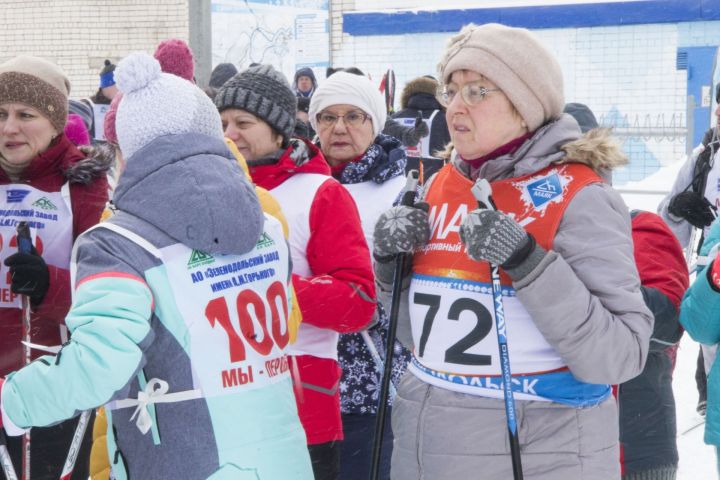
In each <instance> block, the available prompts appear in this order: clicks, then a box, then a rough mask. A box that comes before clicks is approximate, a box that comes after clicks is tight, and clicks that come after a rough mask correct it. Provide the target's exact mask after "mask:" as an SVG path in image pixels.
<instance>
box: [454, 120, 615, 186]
mask: <svg viewBox="0 0 720 480" xmlns="http://www.w3.org/2000/svg"><path fill="white" fill-rule="evenodd" d="M456 153H457V152H455V151H453V152H452V162H453V163H454V165H455V166H456V167H457V168H458V169H459V170H460V171H461V172H463V173H464V174H465V175H467V176H469V177H470V178H472V179H476V178H478V177H482V178H487V179H488V180H489V181H494V180H500V179H503V178H512V177H521V176H524V175H530V174H532V173H535V172H537V171H539V170H542V169H543V168H546V167H547V166H549V165H550V164H552V163H558V164H560V163H571V162H575V163H583V164H585V165H587V166H589V167H590V168H592V169H593V170H594V171H595V172H596V173H598V174H599V175H600V176H601V177H603V178H604V179H605V180H609V176H610V173H611V171H612V169H614V168H616V167H619V166H621V165H625V164H626V163H627V162H628V160H627V157H626V156H625V154H624V153H623V152H622V150H621V149H620V144H619V143H618V142H617V140H615V139H614V138H613V137H612V136H611V135H610V130H609V129H605V128H598V129H594V130H591V131H589V132H588V133H586V134H585V135H583V134H582V132H581V131H580V127H579V126H578V123H577V122H576V121H575V119H574V118H573V117H572V116H570V115H568V114H563V115H561V116H560V118H558V119H557V120H555V121H554V122H551V123H548V124H546V125H544V126H542V127H540V128H539V129H538V130H537V131H536V132H535V134H534V135H533V136H532V137H531V138H530V139H529V140H527V141H526V142H525V143H524V144H523V145H522V146H521V147H520V148H519V149H518V150H517V151H516V152H515V153H513V154H512V155H503V156H500V157H498V158H495V159H493V160H489V161H487V162H486V163H484V164H482V165H481V166H480V167H479V168H478V169H471V168H470V165H469V164H468V163H466V162H465V161H463V160H462V159H461V158H459V156H458V155H457V154H456Z"/></svg>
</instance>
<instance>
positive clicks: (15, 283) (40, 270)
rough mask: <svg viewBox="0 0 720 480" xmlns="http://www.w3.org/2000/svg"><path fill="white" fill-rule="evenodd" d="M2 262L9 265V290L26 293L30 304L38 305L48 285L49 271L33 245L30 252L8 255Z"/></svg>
mask: <svg viewBox="0 0 720 480" xmlns="http://www.w3.org/2000/svg"><path fill="white" fill-rule="evenodd" d="M4 263H5V266H7V267H10V275H11V276H12V282H11V283H10V290H12V291H13V292H14V293H19V294H21V295H27V296H28V297H29V298H30V304H31V305H32V306H34V307H36V306H38V305H40V303H41V302H42V301H43V298H45V294H46V293H47V291H48V287H49V286H50V271H49V270H48V267H47V264H46V263H45V260H43V259H42V257H41V256H40V255H38V252H37V250H35V247H33V248H32V250H31V251H30V253H15V254H13V255H10V256H9V257H8V258H6V259H5V262H4Z"/></svg>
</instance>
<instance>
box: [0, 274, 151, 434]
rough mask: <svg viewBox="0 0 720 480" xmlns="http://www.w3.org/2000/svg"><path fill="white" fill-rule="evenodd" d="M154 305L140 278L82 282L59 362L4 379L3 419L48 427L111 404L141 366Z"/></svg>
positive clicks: (41, 362)
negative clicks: (110, 401) (67, 340)
mask: <svg viewBox="0 0 720 480" xmlns="http://www.w3.org/2000/svg"><path fill="white" fill-rule="evenodd" d="M152 305H153V299H152V293H151V292H150V289H149V287H148V286H147V284H146V283H145V281H144V280H143V279H142V278H140V277H136V276H133V275H130V274H127V273H122V272H106V273H99V274H97V275H93V276H91V277H88V278H85V279H84V280H83V281H82V282H81V283H80V284H79V286H78V287H77V290H76V295H75V299H74V302H73V305H72V307H71V309H70V312H69V313H68V316H67V318H66V324H67V326H68V327H69V329H70V332H71V334H72V336H71V340H70V342H69V343H67V344H66V345H65V346H64V347H63V348H62V350H61V351H60V353H59V354H58V356H57V357H53V356H45V357H42V358H40V359H38V360H36V361H34V362H33V363H31V364H30V365H28V366H26V367H25V368H23V369H21V370H19V371H17V372H14V373H12V374H10V376H8V378H7V380H6V381H5V384H4V385H3V388H2V408H3V412H4V413H5V415H6V416H7V417H8V418H9V419H10V420H11V421H12V423H14V424H15V425H16V426H18V427H21V428H27V427H30V426H47V425H52V424H55V423H57V422H60V421H62V420H65V419H67V418H71V417H73V416H74V415H76V414H77V413H78V412H79V411H82V410H87V409H89V408H95V407H98V406H100V405H103V404H104V403H106V402H107V401H109V400H110V399H112V398H113V396H114V395H116V393H117V392H119V391H121V390H122V389H123V388H124V387H125V386H126V385H127V384H128V382H129V381H130V380H131V379H132V378H133V376H134V375H135V374H136V373H137V371H138V369H139V368H141V366H142V362H143V348H141V345H144V346H146V344H147V343H148V341H149V340H150V339H151V328H150V318H151V315H152Z"/></svg>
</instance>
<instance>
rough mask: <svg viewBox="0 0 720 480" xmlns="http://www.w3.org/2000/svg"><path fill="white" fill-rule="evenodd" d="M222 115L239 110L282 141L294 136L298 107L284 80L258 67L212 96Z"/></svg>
mask: <svg viewBox="0 0 720 480" xmlns="http://www.w3.org/2000/svg"><path fill="white" fill-rule="evenodd" d="M215 106H217V108H218V110H219V111H220V112H222V111H223V110H227V109H228V108H239V109H241V110H245V111H246V112H249V113H252V114H253V115H255V116H256V117H258V118H260V119H261V120H263V121H265V122H266V123H267V124H268V125H270V126H271V127H272V128H273V129H274V130H275V131H276V132H278V133H279V134H280V135H282V136H283V138H284V139H285V140H287V139H289V138H290V137H291V136H292V134H293V129H294V127H295V115H296V113H297V103H296V99H295V94H294V93H293V92H292V90H290V85H289V84H288V81H287V79H286V78H285V76H284V75H283V74H282V73H280V72H278V71H277V70H275V69H274V68H273V67H272V66H271V65H259V66H257V67H251V68H248V69H247V70H245V71H243V72H240V73H238V74H237V75H235V76H234V77H232V78H231V79H230V80H228V81H227V82H225V84H224V85H223V86H222V88H221V89H220V90H219V91H218V93H217V95H216V96H215Z"/></svg>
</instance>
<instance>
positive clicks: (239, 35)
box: [212, 0, 330, 83]
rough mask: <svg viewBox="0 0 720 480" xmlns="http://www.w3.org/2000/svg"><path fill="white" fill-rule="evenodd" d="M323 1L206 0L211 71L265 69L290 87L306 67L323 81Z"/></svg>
mask: <svg viewBox="0 0 720 480" xmlns="http://www.w3.org/2000/svg"><path fill="white" fill-rule="evenodd" d="M328 24H329V21H328V0H254V1H246V0H212V56H213V66H215V65H217V64H218V63H223V62H229V63H233V64H235V66H237V67H238V69H240V70H242V69H244V68H247V67H249V66H250V64H252V63H264V64H270V65H272V66H273V67H275V68H276V69H278V70H280V71H281V72H283V73H284V74H285V76H286V77H287V78H288V81H290V82H291V83H292V80H293V76H294V74H295V71H296V70H297V69H299V68H302V67H310V68H312V69H313V71H315V76H316V77H317V78H318V79H321V78H324V77H325V68H326V67H327V66H329V61H330V33H329V25H328Z"/></svg>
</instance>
